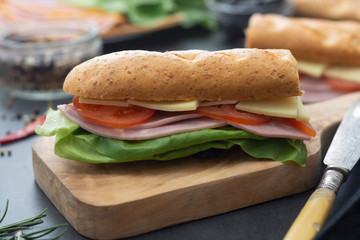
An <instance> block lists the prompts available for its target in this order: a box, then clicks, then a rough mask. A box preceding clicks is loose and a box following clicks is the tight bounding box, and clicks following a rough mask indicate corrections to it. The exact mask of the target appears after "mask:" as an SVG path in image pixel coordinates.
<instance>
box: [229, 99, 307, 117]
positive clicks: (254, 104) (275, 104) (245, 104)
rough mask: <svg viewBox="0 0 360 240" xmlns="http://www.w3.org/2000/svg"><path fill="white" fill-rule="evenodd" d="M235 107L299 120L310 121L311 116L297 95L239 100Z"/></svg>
mask: <svg viewBox="0 0 360 240" xmlns="http://www.w3.org/2000/svg"><path fill="white" fill-rule="evenodd" d="M235 108H236V109H238V110H242V111H246V112H251V113H257V114H263V115H267V116H273V117H283V118H296V119H297V120H299V121H308V120H309V118H310V117H309V114H308V113H307V111H306V109H305V108H304V105H303V104H302V102H301V99H300V97H297V96H296V97H287V98H278V99H271V100H256V101H239V102H238V103H237V104H236V105H235Z"/></svg>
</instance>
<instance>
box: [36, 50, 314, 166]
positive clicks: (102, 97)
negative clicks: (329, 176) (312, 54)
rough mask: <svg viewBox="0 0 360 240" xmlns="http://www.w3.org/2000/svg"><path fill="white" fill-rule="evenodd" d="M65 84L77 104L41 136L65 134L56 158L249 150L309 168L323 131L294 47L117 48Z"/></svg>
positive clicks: (107, 159)
mask: <svg viewBox="0 0 360 240" xmlns="http://www.w3.org/2000/svg"><path fill="white" fill-rule="evenodd" d="M63 89H64V91H65V92H67V93H69V94H71V95H74V98H73V100H72V103H69V104H63V105H59V106H58V107H57V110H52V109H49V111H48V112H47V116H46V120H45V123H44V124H43V125H42V126H39V127H38V128H37V129H36V132H37V133H38V134H40V135H42V136H53V135H56V138H55V147H54V151H55V154H57V155H58V156H60V157H62V158H67V159H72V160H76V161H83V162H90V163H119V162H130V161H138V160H170V159H177V158H183V157H188V156H191V155H194V154H197V153H200V152H204V151H207V150H209V149H229V148H232V147H240V148H241V149H242V150H243V151H244V152H246V153H247V154H249V155H250V156H252V157H254V158H258V159H264V158H265V159H272V160H275V161H280V162H286V161H294V162H296V163H298V164H299V165H302V166H303V165H304V164H305V161H306V154H307V153H306V146H305V144H304V141H308V140H310V139H311V137H313V136H315V131H314V129H313V127H312V126H311V124H310V123H309V120H310V117H309V114H308V113H307V112H306V109H305V108H304V106H303V104H302V102H301V99H300V96H301V94H302V91H301V90H300V88H299V78H298V72H297V63H296V60H295V58H294V57H293V56H292V54H291V53H290V51H288V50H260V49H231V50H223V51H213V52H212V51H203V50H187V51H169V52H153V51H142V50H133V51H121V52H115V53H110V54H106V55H102V56H98V57H95V58H93V59H90V60H88V61H86V62H83V63H81V64H80V65H78V66H76V67H75V68H73V69H72V70H71V71H70V73H69V74H68V75H67V77H66V79H65V81H64V84H63ZM224 151H225V150H224ZM225 152H226V151H225ZM225 154H226V153H225Z"/></svg>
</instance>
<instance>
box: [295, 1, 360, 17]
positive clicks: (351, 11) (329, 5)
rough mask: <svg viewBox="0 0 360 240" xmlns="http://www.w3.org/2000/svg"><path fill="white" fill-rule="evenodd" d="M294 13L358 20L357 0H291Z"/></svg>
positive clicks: (359, 13) (306, 15)
mask: <svg viewBox="0 0 360 240" xmlns="http://www.w3.org/2000/svg"><path fill="white" fill-rule="evenodd" d="M293 3H294V8H295V14H296V15H297V16H301V17H316V18H326V19H334V20H345V19H348V20H356V21H358V20H360V4H359V0H331V1H329V0H293Z"/></svg>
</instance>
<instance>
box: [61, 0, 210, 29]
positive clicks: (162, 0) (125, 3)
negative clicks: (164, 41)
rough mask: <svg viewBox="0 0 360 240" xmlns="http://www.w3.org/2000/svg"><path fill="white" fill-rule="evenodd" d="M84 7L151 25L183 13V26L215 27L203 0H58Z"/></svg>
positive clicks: (136, 23)
mask: <svg viewBox="0 0 360 240" xmlns="http://www.w3.org/2000/svg"><path fill="white" fill-rule="evenodd" d="M60 1H62V2H64V3H67V4H71V5H75V6H80V7H84V8H94V9H100V10H103V11H107V12H115V13H121V14H124V15H126V16H127V18H128V20H129V21H130V23H132V24H134V25H141V26H151V25H152V24H156V23H157V22H159V21H162V20H163V19H165V18H167V17H169V16H170V15H173V14H183V15H184V16H185V21H184V22H183V23H182V26H183V27H185V28H189V27H193V26H194V25H197V24H201V25H202V26H204V27H207V28H208V29H215V28H216V27H217V24H216V21H215V20H214V19H213V18H212V17H211V15H210V12H209V11H208V9H207V8H206V6H205V3H204V0H60Z"/></svg>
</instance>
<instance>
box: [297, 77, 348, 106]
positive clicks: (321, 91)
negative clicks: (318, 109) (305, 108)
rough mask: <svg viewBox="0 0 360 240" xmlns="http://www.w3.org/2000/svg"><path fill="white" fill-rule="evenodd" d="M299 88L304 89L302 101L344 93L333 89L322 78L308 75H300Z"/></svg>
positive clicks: (307, 101)
mask: <svg viewBox="0 0 360 240" xmlns="http://www.w3.org/2000/svg"><path fill="white" fill-rule="evenodd" d="M300 88H301V89H302V90H304V91H305V93H304V94H303V95H302V96H301V100H302V101H303V103H314V102H320V101H325V100H328V99H332V98H335V97H338V96H340V95H343V94H345V92H343V91H339V90H336V89H333V88H332V87H330V86H329V84H327V83H326V82H325V81H324V80H322V79H319V78H314V77H310V76H301V78H300Z"/></svg>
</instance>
